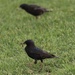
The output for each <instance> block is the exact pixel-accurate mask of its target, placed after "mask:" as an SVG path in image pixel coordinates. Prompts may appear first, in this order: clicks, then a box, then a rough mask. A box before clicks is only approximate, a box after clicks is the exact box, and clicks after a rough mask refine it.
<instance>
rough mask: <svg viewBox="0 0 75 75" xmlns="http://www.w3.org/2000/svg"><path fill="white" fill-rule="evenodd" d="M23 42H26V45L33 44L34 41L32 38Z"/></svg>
mask: <svg viewBox="0 0 75 75" xmlns="http://www.w3.org/2000/svg"><path fill="white" fill-rule="evenodd" d="M23 44H26V45H27V46H34V41H33V40H30V39H29V40H26V41H25V42H24V43H23Z"/></svg>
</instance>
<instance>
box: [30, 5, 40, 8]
mask: <svg viewBox="0 0 75 75" xmlns="http://www.w3.org/2000/svg"><path fill="white" fill-rule="evenodd" d="M29 6H30V7H33V8H40V6H38V5H29Z"/></svg>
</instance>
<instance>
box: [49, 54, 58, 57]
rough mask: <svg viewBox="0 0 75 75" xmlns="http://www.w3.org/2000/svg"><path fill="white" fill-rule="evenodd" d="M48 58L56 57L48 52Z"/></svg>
mask: <svg viewBox="0 0 75 75" xmlns="http://www.w3.org/2000/svg"><path fill="white" fill-rule="evenodd" d="M48 58H58V57H57V56H55V55H53V54H50V55H49V56H48Z"/></svg>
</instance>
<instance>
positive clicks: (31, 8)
mask: <svg viewBox="0 0 75 75" xmlns="http://www.w3.org/2000/svg"><path fill="white" fill-rule="evenodd" d="M20 8H22V9H23V10H25V11H26V12H28V13H30V14H31V15H33V16H35V17H36V18H37V17H38V16H39V15H42V14H43V13H45V12H49V10H47V9H46V8H43V7H40V6H38V5H29V4H21V5H20Z"/></svg>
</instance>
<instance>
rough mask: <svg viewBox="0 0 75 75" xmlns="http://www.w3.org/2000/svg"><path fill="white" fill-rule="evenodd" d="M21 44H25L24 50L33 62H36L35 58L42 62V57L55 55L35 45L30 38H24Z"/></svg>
mask: <svg viewBox="0 0 75 75" xmlns="http://www.w3.org/2000/svg"><path fill="white" fill-rule="evenodd" d="M23 44H26V45H27V46H26V47H25V51H26V53H27V55H28V56H29V57H31V58H32V59H34V60H35V62H34V63H35V64H36V63H37V60H40V61H41V62H42V63H43V59H46V58H54V57H56V56H55V55H53V54H50V53H48V52H46V51H43V50H41V49H40V48H38V47H36V46H35V44H34V42H33V41H32V40H26V41H25V42H24V43H23Z"/></svg>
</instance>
